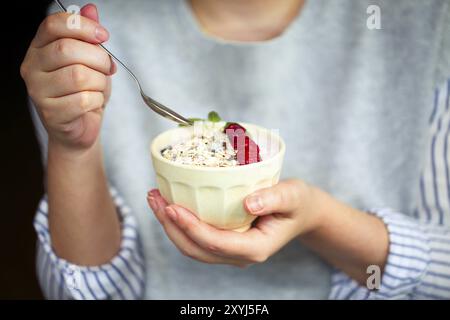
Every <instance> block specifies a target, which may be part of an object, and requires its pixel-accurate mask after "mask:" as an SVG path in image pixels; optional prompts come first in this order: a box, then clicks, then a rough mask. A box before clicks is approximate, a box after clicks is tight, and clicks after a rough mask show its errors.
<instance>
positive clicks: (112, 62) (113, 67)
mask: <svg viewBox="0 0 450 320" xmlns="http://www.w3.org/2000/svg"><path fill="white" fill-rule="evenodd" d="M116 71H117V66H116V64H115V63H114V61H113V60H112V59H111V70H109V73H110V74H115V73H116Z"/></svg>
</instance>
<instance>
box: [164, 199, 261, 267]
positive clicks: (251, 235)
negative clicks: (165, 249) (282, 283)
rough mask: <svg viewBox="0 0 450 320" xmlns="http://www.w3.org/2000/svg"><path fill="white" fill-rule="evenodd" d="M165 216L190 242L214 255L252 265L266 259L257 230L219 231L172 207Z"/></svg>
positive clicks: (187, 212) (181, 209) (188, 213)
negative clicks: (241, 231) (241, 260)
mask: <svg viewBox="0 0 450 320" xmlns="http://www.w3.org/2000/svg"><path fill="white" fill-rule="evenodd" d="M166 214H167V215H168V216H169V217H170V219H171V220H172V221H173V222H174V223H175V224H176V225H177V226H178V227H179V228H180V229H181V230H182V231H183V232H184V233H185V234H186V235H187V236H188V237H189V238H190V239H192V240H193V241H194V242H195V243H197V244H198V245H199V246H200V247H202V248H204V249H206V250H207V251H209V252H212V253H214V254H216V255H220V256H222V257H228V258H235V259H243V260H245V261H250V262H252V263H256V262H262V261H265V260H266V259H267V257H268V255H266V254H265V253H266V252H267V249H268V248H269V247H270V246H269V243H266V242H267V241H266V238H265V237H263V235H262V233H261V231H260V230H258V229H253V228H252V229H250V230H249V231H247V232H244V233H239V232H234V231H227V230H220V229H217V228H214V227H212V226H210V225H209V224H207V223H204V222H201V221H200V220H199V219H198V218H197V217H195V215H193V214H192V213H191V212H189V211H188V210H186V209H185V208H183V207H180V206H176V205H171V206H169V207H167V208H166ZM255 244H256V245H255Z"/></svg>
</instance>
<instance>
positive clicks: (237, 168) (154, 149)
mask: <svg viewBox="0 0 450 320" xmlns="http://www.w3.org/2000/svg"><path fill="white" fill-rule="evenodd" d="M239 124H241V125H242V126H244V127H250V128H254V129H256V130H264V131H269V130H268V129H266V128H264V127H261V126H258V125H255V124H251V123H243V122H240V123H239ZM183 129H184V130H186V127H177V128H173V129H169V130H166V131H163V132H161V133H160V134H158V135H157V136H156V137H155V138H154V139H153V140H152V142H151V146H150V152H151V155H152V157H153V158H154V159H157V160H159V161H161V162H163V163H166V164H168V165H170V166H173V167H178V168H183V169H191V170H195V171H206V172H224V171H240V170H249V169H255V168H258V167H262V166H265V165H267V164H268V163H271V162H273V161H275V160H276V159H278V158H279V157H282V156H284V154H285V151H286V144H285V142H284V140H283V138H282V137H281V136H280V135H279V134H274V133H273V132H271V135H273V136H274V137H276V139H278V142H279V144H280V149H279V150H278V152H277V153H276V154H275V155H273V156H272V157H271V158H269V159H267V160H263V161H261V162H256V163H251V164H246V165H242V166H241V165H239V166H234V167H204V166H195V165H190V164H181V163H175V162H173V161H170V160H167V159H166V158H164V157H163V156H162V155H161V150H157V147H156V141H157V140H158V138H160V137H161V136H162V135H164V134H168V133H169V132H172V131H177V130H183Z"/></svg>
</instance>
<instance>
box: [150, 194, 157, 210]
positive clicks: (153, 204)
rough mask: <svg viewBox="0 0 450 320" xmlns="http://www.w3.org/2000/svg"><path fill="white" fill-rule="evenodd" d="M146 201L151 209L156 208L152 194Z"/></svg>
mask: <svg viewBox="0 0 450 320" xmlns="http://www.w3.org/2000/svg"><path fill="white" fill-rule="evenodd" d="M148 202H149V204H150V207H151V208H152V209H153V210H156V200H155V198H153V197H152V196H149V197H148Z"/></svg>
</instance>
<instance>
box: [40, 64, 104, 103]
mask: <svg viewBox="0 0 450 320" xmlns="http://www.w3.org/2000/svg"><path fill="white" fill-rule="evenodd" d="M45 77H46V78H47V79H44V81H43V83H54V85H53V86H46V87H45V88H44V90H45V92H44V96H46V97H50V98H58V97H63V96H67V95H70V94H73V93H77V92H82V91H101V92H103V91H104V90H105V89H106V87H107V84H108V81H107V80H108V79H107V76H105V75H104V74H103V73H101V72H98V71H95V70H93V69H91V68H88V67H86V66H84V65H81V64H75V65H72V66H68V67H64V68H61V69H59V70H56V71H54V72H50V73H47V74H45V75H44V78H45Z"/></svg>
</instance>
